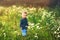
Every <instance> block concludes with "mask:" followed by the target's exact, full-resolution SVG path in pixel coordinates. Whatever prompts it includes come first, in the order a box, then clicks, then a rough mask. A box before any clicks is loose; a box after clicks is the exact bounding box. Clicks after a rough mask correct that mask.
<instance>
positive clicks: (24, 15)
mask: <svg viewBox="0 0 60 40" xmlns="http://www.w3.org/2000/svg"><path fill="white" fill-rule="evenodd" d="M27 26H28V21H27V12H23V13H22V19H21V21H20V27H21V28H22V36H26V34H27Z"/></svg>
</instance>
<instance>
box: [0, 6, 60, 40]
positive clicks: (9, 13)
mask: <svg viewBox="0 0 60 40" xmlns="http://www.w3.org/2000/svg"><path fill="white" fill-rule="evenodd" d="M23 11H27V13H28V16H27V19H28V23H29V26H28V32H27V36H26V37H22V35H21V28H20V26H19V24H20V19H21V13H22V12H23ZM57 20H60V9H59V7H56V8H54V9H50V8H39V9H38V11H37V9H36V8H34V7H33V8H29V7H22V6H19V7H16V6H11V7H2V6H0V40H59V37H58V35H60V34H58V35H57V33H59V32H60V29H59V26H60V24H59V22H60V21H57ZM57 29H59V30H57ZM57 31H58V32H57Z"/></svg>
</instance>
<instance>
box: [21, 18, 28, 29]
mask: <svg viewBox="0 0 60 40" xmlns="http://www.w3.org/2000/svg"><path fill="white" fill-rule="evenodd" d="M26 26H28V21H27V18H22V19H21V21H20V27H22V29H27V27H26Z"/></svg>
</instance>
